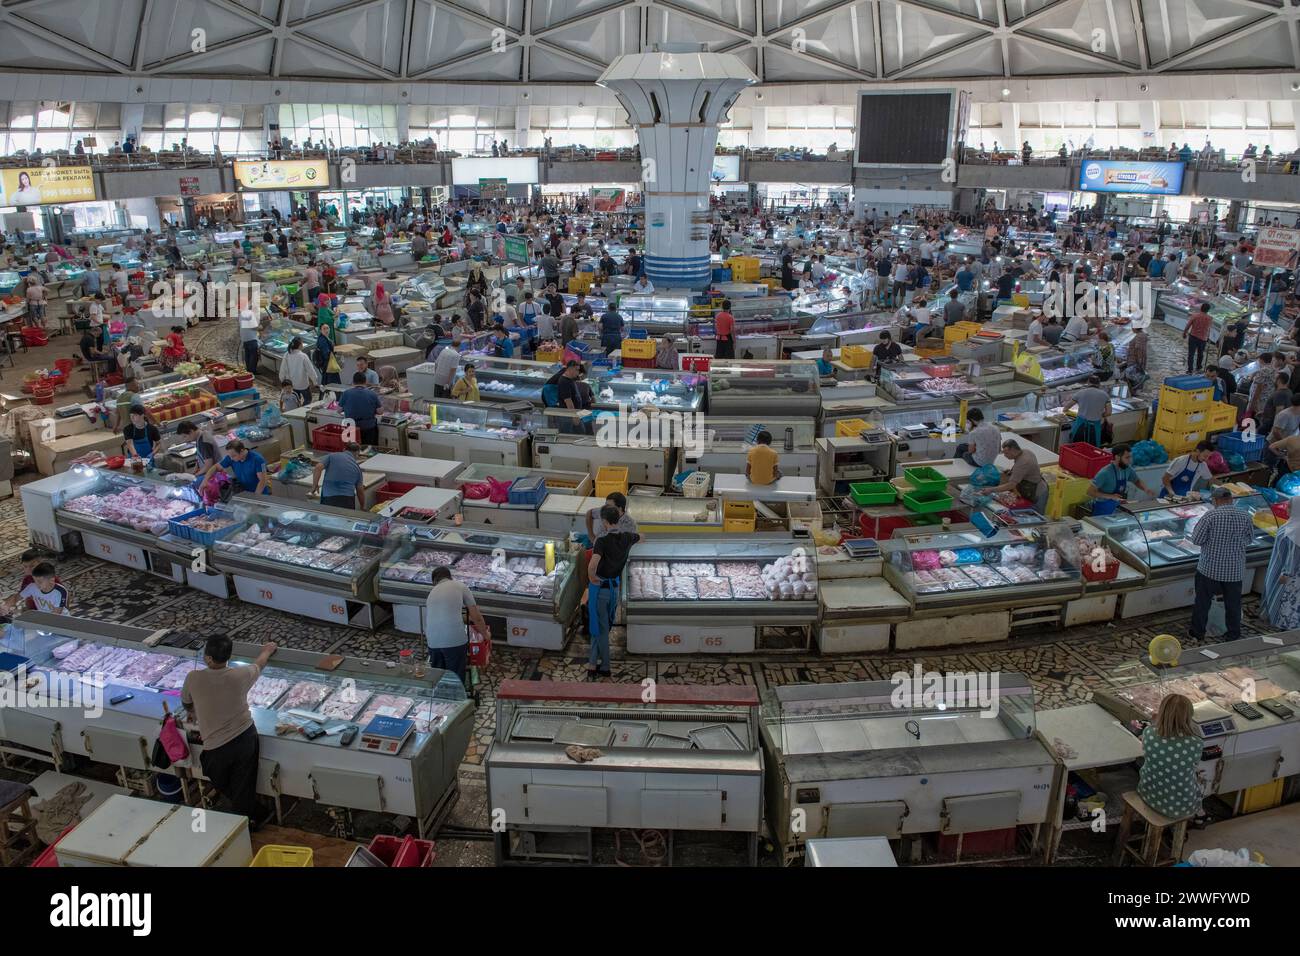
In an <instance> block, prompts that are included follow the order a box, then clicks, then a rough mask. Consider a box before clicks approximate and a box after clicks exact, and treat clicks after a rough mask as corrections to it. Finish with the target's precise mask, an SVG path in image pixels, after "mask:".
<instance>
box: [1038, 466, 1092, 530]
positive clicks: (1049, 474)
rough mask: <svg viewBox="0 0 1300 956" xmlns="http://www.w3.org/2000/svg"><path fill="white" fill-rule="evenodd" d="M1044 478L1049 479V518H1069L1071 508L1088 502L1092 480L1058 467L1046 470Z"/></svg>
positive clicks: (1044, 470)
mask: <svg viewBox="0 0 1300 956" xmlns="http://www.w3.org/2000/svg"><path fill="white" fill-rule="evenodd" d="M1043 477H1044V478H1045V479H1047V517H1049V518H1053V519H1057V518H1063V517H1069V514H1070V509H1071V508H1073V507H1074V506H1075V505H1077V504H1082V503H1083V502H1085V501H1087V500H1088V485H1090V484H1092V482H1091V480H1089V479H1087V478H1081V477H1079V476H1078V475H1071V474H1069V473H1068V472H1065V471H1062V470H1061V469H1060V468H1057V467H1051V468H1044V469H1043Z"/></svg>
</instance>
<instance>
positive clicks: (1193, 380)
mask: <svg viewBox="0 0 1300 956" xmlns="http://www.w3.org/2000/svg"><path fill="white" fill-rule="evenodd" d="M1164 384H1165V385H1167V386H1168V387H1169V388H1174V389H1177V390H1178V391H1180V392H1194V391H1196V390H1197V389H1198V388H1213V387H1214V383H1213V382H1211V381H1210V380H1209V379H1208V378H1206V377H1205V376H1204V375H1173V376H1170V377H1169V378H1167V379H1165V382H1164Z"/></svg>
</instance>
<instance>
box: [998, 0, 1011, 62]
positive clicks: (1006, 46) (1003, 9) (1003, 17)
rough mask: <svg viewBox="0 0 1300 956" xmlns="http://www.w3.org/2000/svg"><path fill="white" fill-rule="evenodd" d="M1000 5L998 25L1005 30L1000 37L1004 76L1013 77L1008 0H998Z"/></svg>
mask: <svg viewBox="0 0 1300 956" xmlns="http://www.w3.org/2000/svg"><path fill="white" fill-rule="evenodd" d="M996 2H997V7H998V27H999V28H1000V29H1001V30H1002V31H1004V32H1003V33H1002V35H1001V36H999V37H998V49H999V51H1000V54H1001V56H1002V78H1003V79H1010V78H1011V41H1010V40H1009V39H1008V38H1007V34H1006V32H1005V31H1006V29H1007V2H1008V0H996Z"/></svg>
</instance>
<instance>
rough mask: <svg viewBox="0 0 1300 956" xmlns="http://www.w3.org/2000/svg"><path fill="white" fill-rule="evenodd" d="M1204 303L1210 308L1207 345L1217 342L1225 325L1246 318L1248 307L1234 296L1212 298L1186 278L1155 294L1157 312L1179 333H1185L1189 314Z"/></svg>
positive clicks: (1196, 310)
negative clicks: (1208, 340)
mask: <svg viewBox="0 0 1300 956" xmlns="http://www.w3.org/2000/svg"><path fill="white" fill-rule="evenodd" d="M1206 304H1208V305H1209V306H1210V320H1211V321H1210V341H1211V342H1217V341H1219V336H1220V335H1221V334H1222V332H1223V328H1224V326H1225V325H1227V324H1228V323H1230V322H1237V321H1240V320H1242V319H1248V318H1249V317H1250V307H1249V305H1248V304H1246V303H1245V302H1243V301H1242V300H1241V299H1238V298H1237V297H1236V296H1231V295H1218V296H1216V295H1212V294H1210V293H1208V292H1204V291H1202V290H1201V289H1200V288H1199V286H1197V285H1196V284H1195V283H1192V282H1188V281H1187V280H1186V279H1177V280H1175V281H1174V282H1171V283H1170V284H1169V285H1168V286H1167V287H1166V288H1164V289H1161V290H1160V291H1159V292H1158V293H1156V311H1157V313H1158V314H1159V315H1160V316H1162V317H1163V318H1164V321H1165V322H1166V324H1168V325H1172V326H1173V327H1174V328H1175V329H1177V330H1178V331H1179V332H1182V331H1184V330H1186V328H1187V323H1188V321H1189V320H1190V319H1191V316H1192V313H1193V312H1199V311H1200V310H1201V306H1202V305H1206Z"/></svg>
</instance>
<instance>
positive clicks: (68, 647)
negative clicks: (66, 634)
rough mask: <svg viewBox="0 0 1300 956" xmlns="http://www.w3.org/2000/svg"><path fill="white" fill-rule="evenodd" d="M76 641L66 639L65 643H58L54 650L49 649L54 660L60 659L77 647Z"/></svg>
mask: <svg viewBox="0 0 1300 956" xmlns="http://www.w3.org/2000/svg"><path fill="white" fill-rule="evenodd" d="M77 646H78V645H77V642H76V641H68V642H67V643H66V644H60V645H59V646H58V647H56V648H55V649H54V650H52V651H50V653H51V654H52V655H54V659H55V660H56V661H61V660H63V659H64V658H65V657H67V656H68V655H69V654H71V653H72V652H73V651H75V650H76V649H77Z"/></svg>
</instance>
